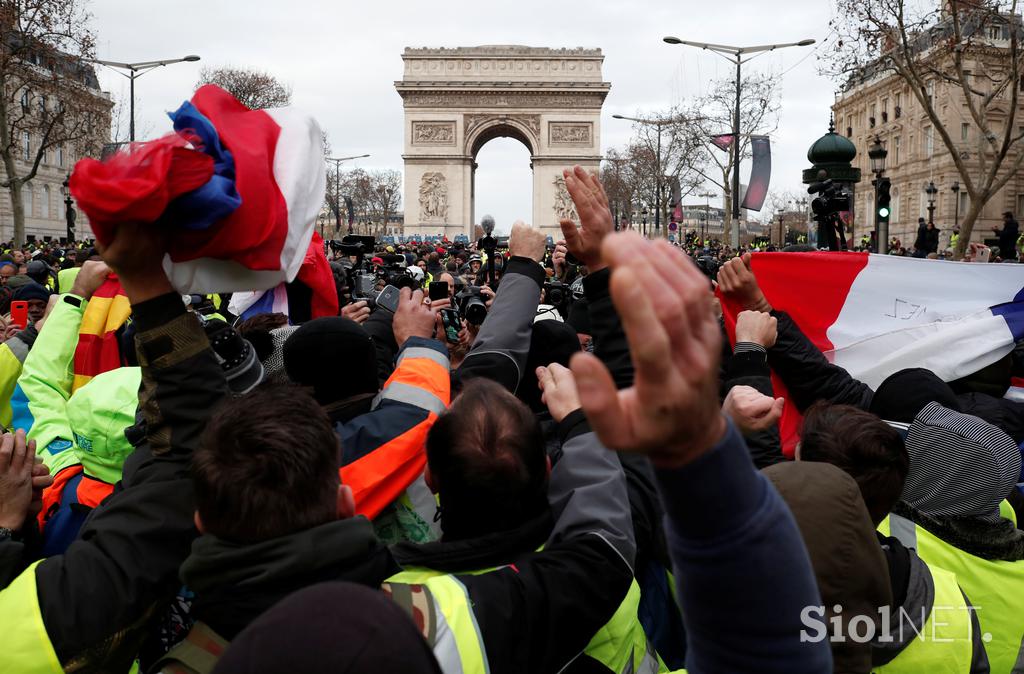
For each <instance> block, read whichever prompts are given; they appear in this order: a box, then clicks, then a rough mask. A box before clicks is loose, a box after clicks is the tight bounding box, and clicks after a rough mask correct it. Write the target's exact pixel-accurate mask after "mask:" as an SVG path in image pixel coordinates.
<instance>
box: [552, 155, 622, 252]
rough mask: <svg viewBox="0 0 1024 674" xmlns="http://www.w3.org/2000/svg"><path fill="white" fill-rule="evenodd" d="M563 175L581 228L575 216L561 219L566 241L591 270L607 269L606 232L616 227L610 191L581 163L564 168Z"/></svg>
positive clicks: (570, 250)
mask: <svg viewBox="0 0 1024 674" xmlns="http://www.w3.org/2000/svg"><path fill="white" fill-rule="evenodd" d="M562 175H563V177H564V178H565V188H566V189H567V190H568V191H569V196H570V197H572V202H573V203H574V204H575V205H576V213H578V214H579V216H580V227H579V229H577V228H576V223H574V222H573V221H572V220H562V221H560V222H559V223H558V224H559V226H560V227H561V228H562V235H563V236H564V237H565V245H566V247H567V248H568V249H569V252H570V253H572V254H573V255H574V256H575V257H576V259H577V260H579V261H580V262H582V263H583V264H584V265H585V266H586V267H587V269H589V270H590V271H591V272H595V271H597V270H599V269H604V268H605V267H606V266H607V264H606V263H605V261H604V260H602V257H601V244H602V242H603V241H604V239H605V237H606V236H608V235H609V234H611V233H612V232H614V231H615V223H614V221H613V220H612V212H611V210H610V209H609V207H608V195H607V194H605V191H604V187H603V186H602V185H601V181H600V180H598V178H597V176H596V175H594V174H591V173H587V172H586V171H584V170H583V169H582V168H581V167H579V166H575V167H573V169H572V170H571V171H570V170H568V169H567V170H565V171H563V173H562Z"/></svg>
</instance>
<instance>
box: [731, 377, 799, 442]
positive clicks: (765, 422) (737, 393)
mask: <svg viewBox="0 0 1024 674" xmlns="http://www.w3.org/2000/svg"><path fill="white" fill-rule="evenodd" d="M784 402H785V401H784V400H783V399H782V398H771V397H769V396H766V395H764V394H763V393H761V392H760V391H758V390H757V389H755V388H753V387H751V386H733V387H732V388H731V389H729V393H728V394H726V396H725V402H723V403H722V413H723V414H725V415H726V416H728V417H729V418H730V419H732V421H733V423H734V424H736V427H737V428H739V429H740V431H741V432H742V433H744V434H747V433H752V432H754V431H763V430H764V429H766V428H770V427H772V426H774V425H775V424H776V423H778V421H779V419H781V418H782V406H783V404H784Z"/></svg>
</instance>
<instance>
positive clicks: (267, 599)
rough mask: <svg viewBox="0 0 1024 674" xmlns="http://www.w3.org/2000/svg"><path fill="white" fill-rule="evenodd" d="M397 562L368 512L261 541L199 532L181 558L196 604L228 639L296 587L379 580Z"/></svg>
mask: <svg viewBox="0 0 1024 674" xmlns="http://www.w3.org/2000/svg"><path fill="white" fill-rule="evenodd" d="M397 571H398V567H397V565H396V564H395V562H394V560H393V559H392V557H391V555H390V553H389V552H388V550H387V548H386V547H385V546H384V545H383V544H382V543H381V542H380V541H379V540H378V539H377V535H376V534H375V533H374V531H373V525H372V524H370V522H369V521H368V520H367V519H366V518H364V517H354V518H352V519H347V520H338V521H336V522H329V523H327V524H322V525H320V526H318V527H313V528H312V529H306V530H305V531H299V532H297V533H294V534H290V535H288V536H281V537H279V538H273V539H271V540H269V541H263V542H261V543H254V544H240V543H232V542H230V541H225V540H223V539H220V538H217V537H216V536H210V535H204V536H200V537H199V538H197V539H196V540H195V542H194V543H193V544H192V554H191V555H189V557H188V559H186V560H185V563H184V564H182V565H181V579H182V581H183V582H184V583H185V584H186V585H187V586H188V587H189V588H190V589H191V590H192V591H193V592H195V595H196V599H195V603H194V604H193V607H192V612H193V614H194V615H195V617H196V619H197V620H202V621H203V622H205V623H206V624H208V625H209V626H210V627H211V628H213V630H214V631H216V632H217V633H218V634H220V635H221V636H222V637H224V638H225V639H228V640H231V639H232V638H234V636H235V634H237V633H238V632H239V631H241V630H242V629H244V628H245V627H246V625H248V624H249V623H250V622H252V621H253V620H254V619H256V617H257V616H259V615H260V614H262V613H263V612H264V611H266V610H267V609H269V608H270V607H271V606H273V605H274V604H276V603H277V602H278V601H279V600H281V599H282V598H284V597H285V596H287V595H289V594H291V593H292V592H294V591H295V590H298V589H300V588H303V587H306V586H307V585H312V584H314V583H319V582H325V581H329V580H345V581H350V582H354V583H359V584H362V585H367V586H370V587H377V586H379V585H380V584H381V583H382V582H384V580H386V579H387V578H388V577H389V576H391V575H393V574H394V573H397Z"/></svg>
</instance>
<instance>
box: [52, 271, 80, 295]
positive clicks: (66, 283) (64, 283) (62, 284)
mask: <svg viewBox="0 0 1024 674" xmlns="http://www.w3.org/2000/svg"><path fill="white" fill-rule="evenodd" d="M80 271H82V268H81V267H68V268H67V269H61V270H60V271H59V272H57V290H58V291H59V292H60V293H61V294H66V293H69V292H71V286H73V285H75V279H76V278H78V272H80Z"/></svg>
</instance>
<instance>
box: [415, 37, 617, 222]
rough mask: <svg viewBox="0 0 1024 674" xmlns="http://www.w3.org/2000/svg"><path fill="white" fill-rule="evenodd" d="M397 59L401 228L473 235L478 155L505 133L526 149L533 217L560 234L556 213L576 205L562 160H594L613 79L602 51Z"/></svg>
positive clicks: (492, 49) (457, 52)
mask: <svg viewBox="0 0 1024 674" xmlns="http://www.w3.org/2000/svg"><path fill="white" fill-rule="evenodd" d="M402 60H403V61H404V62H405V71H404V77H403V79H402V80H401V81H399V82H395V88H396V89H397V90H398V93H399V94H400V95H401V97H402V102H403V105H404V108H405V154H404V155H403V159H404V160H405V195H404V196H405V200H404V205H405V233H406V235H409V234H421V235H434V234H445V235H447V236H448V237H449V238H451V237H453V236H454V235H456V234H467V235H469V236H470V238H472V236H473V224H474V223H475V222H478V221H479V218H480V217H481V216H482V215H483V214H482V213H474V211H473V206H474V204H473V197H474V172H475V169H476V163H475V160H476V155H477V153H478V152H479V151H480V148H481V147H483V146H484V144H485V143H487V141H489V140H492V139H493V138H497V137H502V136H504V137H511V138H515V139H516V140H518V141H520V142H521V143H523V145H525V146H526V147H527V149H529V151H530V160H531V168H532V169H533V219H532V224H534V225H535V226H538V227H541V228H542V229H544V230H545V233H547V234H550V235H552V236H554V237H555V238H556V239H557V238H559V237H558V233H559V229H558V219H559V217H565V216H567V215H569V214H570V213H572V210H573V209H572V202H571V201H570V200H569V198H568V194H567V193H566V192H565V183H564V181H563V180H562V169H563V168H565V167H567V166H571V165H573V164H580V165H581V166H583V167H584V168H587V169H590V170H597V169H598V167H599V165H600V160H601V156H600V155H601V140H600V139H601V133H600V132H601V128H600V127H601V105H602V104H603V103H604V99H605V97H606V96H607V95H608V91H609V89H610V88H611V85H610V84H609V83H608V82H604V81H602V79H601V64H602V62H603V61H604V56H603V55H602V54H601V50H600V49H582V48H580V49H547V48H534V47H522V46H511V45H510V46H505V45H499V46H482V47H459V48H456V49H426V48H424V49H410V48H407V49H406V50H405V53H403V54H402ZM524 210H525V205H524ZM529 215H530V214H529V213H525V212H524V213H523V218H524V219H525V218H527V217H529ZM573 215H574V214H573ZM510 224H511V223H499V226H500V227H502V228H503V229H506V230H507V228H508V226H509V225H510Z"/></svg>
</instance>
